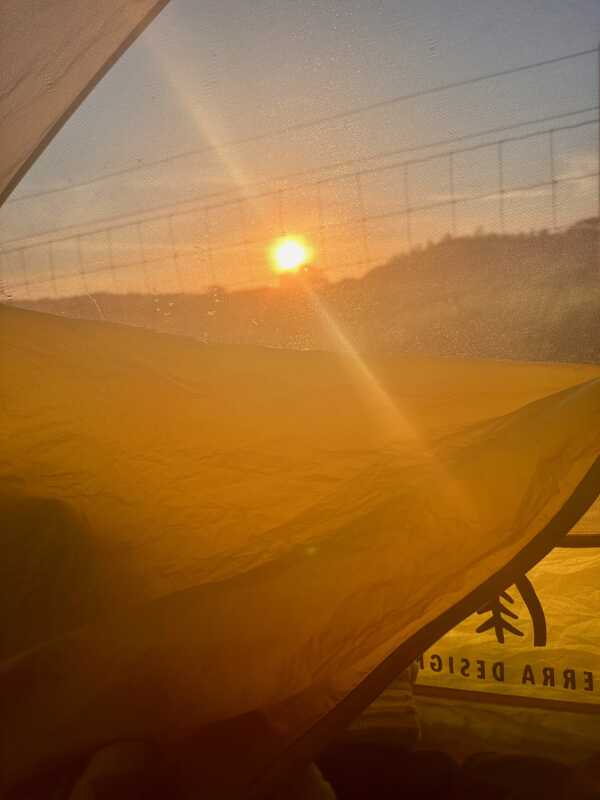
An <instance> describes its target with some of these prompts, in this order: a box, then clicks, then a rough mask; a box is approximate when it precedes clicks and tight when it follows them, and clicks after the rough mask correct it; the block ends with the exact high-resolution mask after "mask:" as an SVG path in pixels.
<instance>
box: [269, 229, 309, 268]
mask: <svg viewBox="0 0 600 800" xmlns="http://www.w3.org/2000/svg"><path fill="white" fill-rule="evenodd" d="M270 257H271V261H272V262H273V268H274V270H275V272H278V273H280V274H281V273H284V272H297V271H298V270H299V269H300V267H303V266H304V265H305V264H308V262H309V261H310V260H311V259H312V257H313V250H312V248H311V247H310V245H309V244H308V243H307V242H306V241H305V239H303V238H302V237H301V236H284V237H282V238H281V239H277V241H276V242H274V243H273V245H272V246H271V248H270Z"/></svg>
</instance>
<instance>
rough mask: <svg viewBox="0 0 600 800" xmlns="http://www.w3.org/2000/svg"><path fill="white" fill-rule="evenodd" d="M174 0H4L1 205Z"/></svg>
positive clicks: (0, 83) (0, 65) (0, 50)
mask: <svg viewBox="0 0 600 800" xmlns="http://www.w3.org/2000/svg"><path fill="white" fill-rule="evenodd" d="M167 2H168V0H158V2H157V0H57V1H55V2H52V3H48V2H47V0H2V2H1V4H0V5H1V10H0V15H1V16H2V40H1V43H0V44H1V46H0V204H2V203H3V202H4V200H5V199H6V198H7V197H8V195H9V194H10V193H11V192H12V190H13V189H14V188H15V186H16V185H17V184H18V183H19V181H20V180H21V178H22V177H23V176H24V175H25V173H26V172H27V171H28V170H29V168H30V167H31V166H32V164H33V163H34V162H35V161H36V159H37V158H38V156H39V155H40V154H41V153H42V151H43V150H44V149H45V147H46V146H47V145H48V144H49V143H50V141H51V140H52V139H53V138H54V136H55V135H56V134H57V133H58V131H59V130H60V129H61V127H62V126H63V125H64V123H65V122H66V121H67V120H68V118H69V117H70V116H71V114H72V113H73V112H74V111H75V110H76V109H77V107H78V106H79V105H80V104H81V103H82V102H83V100H84V99H85V98H86V97H87V95H88V94H89V92H90V91H91V90H92V89H93V87H94V86H95V85H96V84H97V83H98V81H99V80H100V79H101V78H102V77H103V76H104V74H105V73H106V72H107V71H108V70H109V69H110V67H111V66H112V65H113V64H114V63H115V61H116V60H117V59H118V58H119V57H120V56H121V55H122V54H123V53H124V52H125V50H126V49H127V48H128V47H129V45H130V44H132V43H133V42H134V41H135V39H136V38H137V37H138V36H139V35H140V33H141V32H142V31H143V30H144V28H145V27H146V25H148V24H149V22H150V21H151V20H152V19H153V18H154V17H155V16H156V14H158V13H159V11H160V10H161V9H162V8H163V7H164V6H165V5H166V4H167Z"/></svg>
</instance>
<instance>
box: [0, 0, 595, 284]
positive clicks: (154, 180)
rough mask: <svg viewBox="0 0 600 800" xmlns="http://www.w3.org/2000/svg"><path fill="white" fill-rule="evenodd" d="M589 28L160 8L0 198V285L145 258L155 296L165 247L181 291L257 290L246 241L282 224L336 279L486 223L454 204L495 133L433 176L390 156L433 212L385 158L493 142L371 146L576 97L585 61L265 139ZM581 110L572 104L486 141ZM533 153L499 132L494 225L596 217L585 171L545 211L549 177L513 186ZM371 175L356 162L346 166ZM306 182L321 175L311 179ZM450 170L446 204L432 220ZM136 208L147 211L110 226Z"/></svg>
mask: <svg viewBox="0 0 600 800" xmlns="http://www.w3.org/2000/svg"><path fill="white" fill-rule="evenodd" d="M599 40H600V6H599V4H598V3H597V0H574V1H572V2H565V0H560V1H559V0H527V1H525V0H520V1H519V2H517V1H516V0H504V2H502V3H498V2H495V1H492V0H444V1H443V2H442V1H441V0H438V2H432V1H431V0H406V1H405V2H398V0H395V1H394V2H392V1H391V0H369V1H368V2H367V0H314V1H313V0H302V1H300V0H253V2H252V3H248V2H240V1H239V0H206V1H205V2H203V3H201V4H200V3H197V2H194V1H193V0H172V2H171V3H169V4H168V5H167V7H166V8H165V9H164V10H163V11H162V12H161V14H160V15H159V16H158V17H157V18H156V19H155V20H154V22H153V23H152V24H151V25H150V26H149V28H148V29H147V30H146V31H145V32H144V33H143V34H142V36H141V37H140V38H139V39H138V40H137V41H136V42H135V44H134V45H133V46H132V47H131V48H130V49H129V51H128V52H127V53H125V55H124V56H123V57H122V58H121V59H120V61H119V62H118V63H117V64H116V65H115V66H114V67H113V69H112V70H111V71H110V72H109V73H108V75H107V76H106V77H105V78H104V79H103V81H102V82H101V83H100V84H99V85H98V86H97V87H96V88H95V89H94V91H93V92H92V93H91V95H90V96H89V97H88V98H87V99H86V100H85V101H84V103H83V104H82V106H81V107H80V108H79V109H78V110H77V112H76V113H75V114H74V115H73V117H72V118H71V119H70V120H69V122H68V123H67V124H66V125H65V127H64V128H63V129H62V130H61V131H60V133H59V134H58V136H57V137H56V138H55V140H54V141H53V142H52V143H51V145H50V146H49V147H48V148H47V150H46V151H45V152H44V153H43V155H42V156H41V157H40V159H39V160H38V162H37V163H36V164H35V165H34V167H33V168H32V169H31V171H30V172H29V174H28V175H27V176H26V177H25V178H24V180H23V181H22V182H21V184H20V185H19V186H18V187H17V189H16V190H15V192H14V194H13V196H12V197H11V198H10V199H9V201H8V202H7V203H6V204H5V206H4V207H3V208H2V209H1V210H0V245H1V249H2V251H3V253H4V255H3V261H2V263H3V271H4V280H5V281H6V280H7V277H6V276H7V275H8V281H9V282H11V281H12V282H13V283H15V285H16V283H18V282H19V280H20V279H19V278H18V277H16V274H17V272H18V273H19V274H21V273H23V272H24V271H26V272H27V274H28V276H29V279H30V281H29V282H30V284H31V285H30V287H29V291H34V292H36V293H37V294H38V295H39V294H40V293H41V294H47V293H48V288H49V287H48V278H47V272H48V269H49V266H48V265H49V261H50V260H52V261H53V263H54V262H58V263H59V265H60V266H59V270H58V272H59V274H60V275H61V276H62V277H61V281H60V282H59V286H58V289H57V287H56V285H53V291H59V292H63V293H65V292H67V293H68V292H73V291H78V289H77V288H76V287H75V284H73V283H72V281H70V279H69V276H70V275H74V274H75V273H76V272H77V271H78V270H79V271H81V269H80V268H81V263H82V260H83V264H84V270H86V271H87V270H89V272H90V275H91V276H92V277H91V278H90V281H88V282H87V288H88V289H89V288H90V286H92V290H94V291H95V290H100V289H102V288H105V289H106V287H107V286H108V284H106V279H107V277H106V276H107V273H108V261H109V260H110V261H111V266H112V267H114V265H115V263H116V264H117V266H120V272H119V279H121V278H122V280H119V281H118V282H113V284H112V286H113V288H114V289H115V290H117V289H116V287H117V283H118V290H119V291H130V290H133V289H135V288H136V286H137V284H138V283H139V282H140V280H141V278H140V276H141V273H142V270H141V268H140V264H141V263H142V262H146V261H147V262H148V263H152V264H156V268H154V267H152V270H151V271H152V277H151V281H150V282H151V284H152V290H153V291H161V290H164V291H169V290H172V289H174V288H176V285H175V284H174V283H173V281H174V280H176V276H175V274H174V270H173V264H172V263H171V264H169V263H167V262H168V260H169V259H170V258H171V259H172V256H173V252H174V251H176V252H177V254H178V256H179V257H180V262H181V263H183V264H184V266H185V270H186V281H187V282H186V283H185V286H184V287H183V288H184V289H185V290H190V291H194V290H201V289H202V287H204V286H205V285H206V284H208V283H220V284H222V285H225V286H231V287H233V286H235V285H238V284H239V285H243V284H245V283H253V282H259V283H260V282H265V281H268V280H269V279H270V276H269V271H268V264H267V261H266V258H265V252H266V246H267V243H268V241H270V240H271V239H272V238H273V237H275V236H277V235H279V234H280V233H294V232H295V233H299V234H307V235H308V236H309V237H313V238H314V243H315V251H316V253H317V258H318V261H319V266H321V267H323V268H324V269H327V270H329V271H331V273H332V275H337V276H344V275H349V274H358V273H360V272H361V271H364V269H365V268H367V267H368V266H372V265H373V264H375V263H378V262H379V261H381V260H383V259H385V258H389V257H390V255H392V254H393V253H394V252H398V251H401V250H403V249H406V248H407V247H409V246H411V245H414V244H418V243H419V242H424V241H427V240H428V239H436V238H439V236H441V235H443V234H444V233H447V232H449V231H450V232H455V233H468V232H470V231H472V230H473V229H474V228H476V227H483V228H485V229H497V227H498V225H499V224H500V223H499V218H498V198H497V197H495V196H490V197H487V198H484V199H483V200H479V201H476V202H475V201H473V202H470V201H469V200H468V199H465V198H468V197H469V196H470V195H473V196H475V195H477V196H479V195H486V194H488V195H492V194H493V192H494V191H495V190H496V189H497V185H498V179H499V178H498V168H499V167H498V152H497V147H496V146H493V147H489V148H487V149H482V150H479V151H474V152H468V153H457V154H456V155H455V156H453V157H452V167H451V168H452V177H450V172H449V163H448V158H447V157H445V158H440V159H438V160H436V161H432V162H427V163H423V164H415V165H411V166H410V167H408V170H409V174H408V178H406V180H407V182H408V184H409V186H408V189H409V195H410V196H409V204H410V205H411V207H416V208H421V207H422V206H431V205H435V203H436V202H439V203H445V205H443V206H442V207H440V208H439V209H433V210H425V211H421V212H414V213H411V215H410V219H409V220H407V219H406V215H403V214H401V213H396V212H397V211H398V210H399V209H401V208H402V207H403V206H404V204H405V201H406V194H405V192H406V185H405V183H404V181H405V177H406V176H405V174H404V171H405V167H404V166H402V162H404V161H406V160H407V159H409V158H412V159H415V158H418V157H420V156H424V155H428V154H431V153H435V152H440V153H442V152H447V151H448V150H450V149H451V150H456V149H459V148H460V147H466V146H468V145H471V144H473V143H476V142H482V141H490V142H494V141H495V140H497V139H498V138H499V135H496V136H487V137H479V138H478V139H472V140H469V141H463V142H462V143H459V144H455V145H451V146H450V145H446V146H438V147H434V148H430V149H428V150H422V151H418V150H416V149H415V150H413V151H412V152H411V153H408V154H398V155H394V156H385V155H383V156H382V155H381V154H385V153H389V152H396V151H398V150H402V149H407V148H417V147H419V146H422V145H425V144H428V143H431V142H436V141H440V140H446V139H451V138H455V137H460V136H465V135H467V134H471V133H473V132H477V131H482V130H485V129H489V128H494V127H502V126H508V125H512V124H515V123H520V122H527V121H529V120H534V119H539V118H543V117H546V116H549V115H557V114H567V113H569V114H570V113H571V112H575V111H578V110H579V109H582V108H590V107H593V106H595V105H597V103H598V63H597V56H596V54H592V55H588V56H583V57H580V58H577V59H573V60H570V61H563V62H560V63H559V64H555V65H551V66H548V67H545V68H543V69H536V70H530V71H525V72H520V73H517V74H516V75H511V76H506V77H502V78H497V79H494V80H490V81H485V82H480V83H476V84H473V85H470V86H468V87H462V88H457V89H450V90H448V91H446V92H436V93H434V94H431V95H428V96H424V97H420V98H417V99H414V100H409V101H404V102H397V103H390V104H387V105H382V106H381V107H378V108H375V109H371V110H368V111H364V112H360V113H353V114H352V115H350V116H346V117H343V118H341V119H338V120H335V121H330V122H327V123H323V124H317V125H314V126H308V127H300V129H296V130H294V131H288V132H285V133H282V132H281V131H282V130H283V129H287V128H289V127H290V126H298V125H299V124H303V123H306V122H310V121H312V120H318V119H320V118H322V117H331V116H333V115H335V114H338V113H342V112H346V111H348V110H352V109H359V108H361V107H363V106H372V105H373V104H377V103H379V102H381V101H386V100H388V99H391V98H395V97H398V96H401V95H406V94H410V93H412V92H418V91H420V90H424V89H429V88H432V87H436V86H439V85H441V84H446V83H454V82H459V81H462V80H465V79H470V78H474V77H478V76H481V75H485V74H489V73H494V72H497V71H502V70H508V69H511V68H513V67H519V66H522V65H526V64H531V63H534V62H537V61H540V60H546V59H552V58H556V57H560V56H563V55H568V54H571V53H574V52H579V51H582V50H586V49H588V48H595V47H596V46H597V45H598V41H599ZM596 115H597V111H591V112H587V114H581V115H575V114H573V115H572V116H569V117H565V118H563V119H560V120H557V121H555V122H553V123H549V124H537V125H529V126H524V127H522V128H519V129H518V130H513V131H510V132H508V133H506V134H504V136H506V137H512V136H515V135H518V134H522V133H529V132H532V131H535V130H546V129H547V128H548V127H556V126H559V127H560V126H563V125H574V124H578V123H580V122H585V121H587V120H592V119H593V118H594V117H595V116H596ZM278 132H279V133H278ZM253 137H255V141H251V142H246V143H245V144H239V145H236V146H227V147H223V145H224V144H226V143H229V142H235V141H236V140H240V139H243V140H247V139H252V138H253ZM597 139H598V128H597V125H582V126H581V127H578V128H572V129H569V130H563V131H559V132H557V133H556V134H555V135H553V141H552V147H553V151H554V175H553V177H555V178H563V177H570V176H574V175H578V174H580V175H584V174H589V173H591V172H594V171H596V170H597ZM549 147H550V141H549V136H548V135H545V136H540V137H533V138H530V139H525V140H521V141H514V142H507V143H506V144H505V145H503V146H502V148H503V153H502V157H503V165H502V169H503V181H504V184H505V190H506V194H505V197H504V215H505V218H504V226H505V228H506V229H509V230H511V229H515V230H517V229H530V228H536V227H551V226H552V224H553V223H554V224H558V225H565V224H569V223H570V222H572V221H573V220H574V219H576V218H578V216H586V215H587V216H589V215H591V214H593V213H596V212H595V206H594V202H595V196H596V193H597V189H596V185H597V184H596V183H595V178H592V179H587V180H582V181H575V182H566V183H565V184H564V185H563V184H561V186H560V187H559V189H558V190H557V194H556V197H555V205H556V207H555V208H554V213H553V208H552V203H551V191H550V188H549V187H546V188H542V189H533V190H531V191H528V192H522V191H521V192H519V191H516V192H515V191H514V190H515V189H518V188H519V187H520V186H525V185H530V184H534V185H536V184H538V183H540V182H544V181H547V180H548V179H549V177H552V176H551V175H550V169H551V167H550V161H549ZM189 151H194V154H193V155H188V156H186V157H183V158H182V157H178V154H181V153H189ZM165 158H166V159H170V160H168V161H167V163H161V164H155V163H153V162H156V161H159V160H161V159H165ZM352 160H354V161H355V163H354V164H352V165H348V166H335V165H336V164H339V163H340V162H348V161H352ZM398 164H400V166H393V165H398ZM332 165H333V166H332ZM132 167H133V168H135V169H133V170H131V171H127V172H124V173H122V174H118V175H115V176H114V177H112V178H108V179H102V176H105V175H107V174H109V173H114V172H120V171H123V170H130V169H131V168H132ZM371 167H372V168H377V170H378V171H375V172H370V173H365V174H361V175H360V177H358V178H357V177H356V174H355V173H356V172H357V171H359V170H364V169H365V168H371ZM380 167H381V168H383V167H389V169H379V168H380ZM317 170H319V171H317ZM306 171H309V172H308V174H305V175H302V176H299V175H298V173H302V172H306ZM287 175H292V177H290V178H287V179H286V178H284V177H283V176H287ZM294 176H295V177H294ZM99 178H100V179H99ZM319 178H330V179H331V180H329V182H327V183H323V184H321V185H320V186H319V188H317V187H316V186H315V185H314V181H316V180H318V179H319ZM98 179H99V180H98ZM450 180H452V182H453V184H454V191H455V193H456V194H457V195H458V196H460V197H461V198H463V200H462V201H461V203H460V204H459V206H456V207H455V209H454V212H455V217H454V218H452V216H451V213H450V206H449V205H448V203H447V201H448V198H449V192H450ZM90 181H91V182H90ZM82 183H83V184H84V185H79V184H82ZM311 183H312V184H313V185H305V184H311ZM55 189H64V191H52V190H55ZM279 189H282V190H283V191H282V192H279V191H278V190H279ZM49 190H50V193H48V194H42V195H41V196H38V197H36V196H32V195H35V194H36V193H40V192H42V193H44V192H48V191H49ZM269 192H270V194H269ZM219 193H222V194H221V195H219ZM240 200H243V202H238V201H240ZM225 201H229V204H228V205H225V204H224V203H225ZM233 201H235V202H233ZM207 207H208V210H207ZM153 209H162V210H161V211H158V212H156V213H154V212H153ZM167 212H168V213H167ZM183 212H186V213H183ZM161 215H162V216H161ZM386 215H387V216H386ZM148 216H150V217H153V216H156V219H152V221H149V222H142V223H141V224H140V225H135V224H130V223H133V222H135V221H136V220H140V219H142V220H143V219H145V218H147V217H148ZM364 218H367V221H366V222H365V221H364ZM361 219H363V221H362V222H360V220H361ZM107 220H109V221H107ZM357 220H358V222H357ZM94 230H96V231H99V233H97V234H95V235H94V236H91V235H87V236H85V237H83V238H77V237H76V236H75V234H76V233H78V232H85V231H94ZM31 237H37V238H33V239H32V238H31ZM51 240H55V241H54V243H53V245H52V246H51V250H52V252H51V253H50V254H49V246H48V244H47V243H48V242H49V241H51ZM33 244H35V247H33V246H31V245H33ZM17 250H18V252H17ZM76 251H77V257H76V258H75V255H74V253H75V252H76ZM82 254H83V255H82ZM161 259H162V261H164V263H162V262H161ZM177 280H179V281H180V282H181V277H179V278H177ZM36 281H38V282H39V284H40V285H39V286H38V287H37V288H36V289H35V290H34V289H33V288H32V286H33V283H35V282H36ZM103 281H104V283H103Z"/></svg>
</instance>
